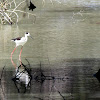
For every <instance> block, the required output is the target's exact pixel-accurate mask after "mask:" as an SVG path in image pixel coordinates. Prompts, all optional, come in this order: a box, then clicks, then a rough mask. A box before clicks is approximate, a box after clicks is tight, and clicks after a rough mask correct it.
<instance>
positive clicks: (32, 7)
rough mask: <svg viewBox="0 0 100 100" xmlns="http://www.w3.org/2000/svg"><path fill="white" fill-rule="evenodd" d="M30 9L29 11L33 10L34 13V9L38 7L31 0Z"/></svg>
mask: <svg viewBox="0 0 100 100" xmlns="http://www.w3.org/2000/svg"><path fill="white" fill-rule="evenodd" d="M28 8H29V10H32V11H33V9H35V8H36V6H35V5H34V4H33V3H32V2H31V0H30V6H29V7H28Z"/></svg>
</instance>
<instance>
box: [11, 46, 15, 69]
mask: <svg viewBox="0 0 100 100" xmlns="http://www.w3.org/2000/svg"><path fill="white" fill-rule="evenodd" d="M15 50H16V47H15V48H14V50H13V51H12V53H11V62H12V64H13V66H14V67H15V68H16V64H15V63H14V61H13V60H12V55H13V53H14V51H15Z"/></svg>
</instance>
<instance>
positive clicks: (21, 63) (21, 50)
mask: <svg viewBox="0 0 100 100" xmlns="http://www.w3.org/2000/svg"><path fill="white" fill-rule="evenodd" d="M22 49H23V46H22V47H21V51H20V54H19V61H20V65H21V66H22V61H21V53H22Z"/></svg>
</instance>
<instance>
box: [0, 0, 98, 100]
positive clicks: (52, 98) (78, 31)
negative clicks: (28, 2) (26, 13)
mask: <svg viewBox="0 0 100 100" xmlns="http://www.w3.org/2000/svg"><path fill="white" fill-rule="evenodd" d="M59 1H60V0H59ZM94 1H96V0H94ZM63 2H67V1H66V0H65V1H64V0H63ZM34 3H35V5H36V6H37V8H36V9H35V10H34V11H33V12H32V13H34V14H36V15H37V18H36V22H35V24H32V23H33V20H34V17H32V18H31V19H27V18H22V16H21V17H20V20H19V23H18V25H0V33H1V34H0V67H1V68H3V66H6V67H5V72H4V75H5V76H4V82H5V84H4V87H5V88H4V91H5V93H6V94H5V97H6V99H7V100H23V99H25V100H29V99H30V100H33V99H34V100H39V98H37V97H41V98H43V100H63V99H62V97H61V96H60V95H59V93H58V92H57V91H56V90H55V89H54V88H53V90H52V91H53V92H51V87H52V84H53V82H52V81H45V83H44V85H43V87H42V89H41V90H42V92H41V91H40V88H41V84H40V83H37V82H35V81H34V80H33V81H32V87H33V88H32V90H31V91H30V92H29V93H26V94H18V93H17V90H16V88H15V86H14V84H13V82H12V81H11V78H12V76H13V74H14V67H13V65H12V63H11V61H10V54H11V52H12V50H13V49H14V47H15V44H14V43H13V42H11V39H12V38H15V37H19V36H24V33H25V32H30V34H31V35H32V37H33V38H34V40H32V39H31V38H29V40H28V42H27V43H26V44H25V45H24V48H23V51H22V62H23V63H24V64H27V62H26V61H25V58H27V59H28V60H29V62H30V64H31V66H32V68H33V71H34V68H39V65H38V64H39V63H40V61H41V63H42V64H44V65H43V69H44V73H45V74H46V75H47V74H48V73H49V74H50V73H51V72H52V73H53V75H56V77H66V78H67V79H66V80H64V81H61V80H57V81H55V86H57V89H58V90H59V91H60V92H61V93H62V94H63V95H64V96H65V98H66V100H97V99H98V100H99V99H100V96H99V93H100V87H99V85H100V84H99V82H98V81H97V80H96V79H95V78H94V77H93V74H94V73H95V72H96V71H97V70H98V69H99V58H100V32H99V31H100V13H99V12H100V7H99V3H96V4H92V5H90V4H91V3H89V6H84V5H80V6H79V5H77V2H76V3H75V4H73V3H71V2H70V3H68V2H67V5H63V4H61V5H60V4H59V3H57V2H54V5H52V4H51V3H50V2H49V1H46V4H45V5H44V7H43V5H42V2H40V0H39V1H34ZM30 12H31V11H30ZM20 48H21V47H17V49H16V51H15V52H14V54H13V60H14V62H15V63H16V64H17V65H19V59H18V57H19V56H18V55H19V52H20ZM87 58H90V59H87ZM91 58H96V59H92V60H91ZM48 59H49V61H50V66H49V61H48ZM69 59H71V61H69ZM74 59H75V61H74ZM82 59H84V60H82ZM85 59H86V60H85ZM66 61H68V62H66ZM45 64H46V65H45ZM47 64H48V65H47ZM48 68H50V69H49V70H47V69H48ZM51 69H52V70H51ZM56 69H58V72H57V71H56ZM12 70H13V71H12ZM10 71H11V72H10ZM60 71H61V72H60ZM8 73H10V74H9V75H8ZM11 87H13V89H12V88H11ZM58 87H59V88H58ZM1 97H2V95H1ZM2 98H3V97H2ZM6 99H5V100H6ZM40 100H41V99H40Z"/></svg>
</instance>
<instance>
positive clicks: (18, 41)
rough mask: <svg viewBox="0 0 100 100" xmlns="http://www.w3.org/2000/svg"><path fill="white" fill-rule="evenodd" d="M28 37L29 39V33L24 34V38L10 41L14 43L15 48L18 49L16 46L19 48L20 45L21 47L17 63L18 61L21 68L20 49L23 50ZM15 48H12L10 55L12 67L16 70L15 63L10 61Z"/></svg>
mask: <svg viewBox="0 0 100 100" xmlns="http://www.w3.org/2000/svg"><path fill="white" fill-rule="evenodd" d="M28 36H30V37H31V35H30V33H28V32H26V33H25V36H24V37H18V38H15V39H12V40H11V41H13V42H15V43H16V47H18V46H20V45H21V46H22V47H21V51H20V54H19V61H20V64H21V66H22V62H21V53H22V48H23V45H24V44H25V43H26V42H27V40H28ZM31 38H32V37H31ZM32 39H33V38H32ZM16 47H15V48H14V50H13V51H12V53H11V62H12V64H13V66H14V67H15V68H16V65H15V63H14V62H13V60H12V55H13V53H14V51H15V50H16Z"/></svg>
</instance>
